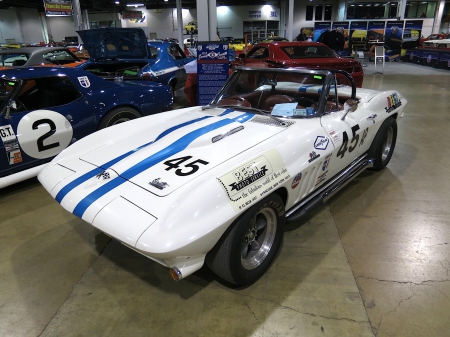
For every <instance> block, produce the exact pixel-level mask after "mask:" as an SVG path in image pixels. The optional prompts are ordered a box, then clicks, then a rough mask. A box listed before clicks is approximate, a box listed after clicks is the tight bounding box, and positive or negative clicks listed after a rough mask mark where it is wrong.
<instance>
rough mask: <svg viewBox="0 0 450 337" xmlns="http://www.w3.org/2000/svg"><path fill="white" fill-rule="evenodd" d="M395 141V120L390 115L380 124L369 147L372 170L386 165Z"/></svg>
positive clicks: (380, 168)
mask: <svg viewBox="0 0 450 337" xmlns="http://www.w3.org/2000/svg"><path fill="white" fill-rule="evenodd" d="M396 141H397V121H396V120H395V118H393V117H391V118H388V119H386V120H385V121H384V122H383V124H381V126H380V129H379V130H378V132H377V134H376V135H375V138H374V139H373V142H372V145H371V146H370V149H369V158H371V159H374V160H375V162H374V164H373V170H375V171H380V170H382V169H384V168H385V167H386V165H387V164H388V163H389V161H390V160H391V157H392V154H393V153H394V148H395V143H396Z"/></svg>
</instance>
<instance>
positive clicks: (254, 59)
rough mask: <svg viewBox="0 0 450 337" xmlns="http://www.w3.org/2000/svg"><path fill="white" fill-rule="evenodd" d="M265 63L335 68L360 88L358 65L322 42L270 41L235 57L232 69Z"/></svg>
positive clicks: (359, 68)
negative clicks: (348, 76)
mask: <svg viewBox="0 0 450 337" xmlns="http://www.w3.org/2000/svg"><path fill="white" fill-rule="evenodd" d="M261 62H264V63H267V65H268V66H269V67H272V68H287V67H294V68H312V69H338V70H344V71H346V72H348V73H349V74H350V75H351V76H352V77H353V79H354V80H355V83H356V86H357V87H362V83H363V77H364V71H363V67H362V65H361V63H360V62H359V61H357V60H354V59H351V58H341V57H340V56H338V55H337V54H336V53H335V52H334V51H333V50H331V49H330V48H328V47H327V46H326V45H324V44H323V43H318V42H272V43H258V45H256V46H254V47H253V48H252V49H251V50H250V51H249V52H248V53H247V54H239V56H238V57H237V58H235V59H234V60H233V61H232V66H233V67H235V66H252V65H255V64H256V63H261Z"/></svg>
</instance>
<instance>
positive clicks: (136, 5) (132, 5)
mask: <svg viewBox="0 0 450 337" xmlns="http://www.w3.org/2000/svg"><path fill="white" fill-rule="evenodd" d="M141 6H144V4H127V7H141Z"/></svg>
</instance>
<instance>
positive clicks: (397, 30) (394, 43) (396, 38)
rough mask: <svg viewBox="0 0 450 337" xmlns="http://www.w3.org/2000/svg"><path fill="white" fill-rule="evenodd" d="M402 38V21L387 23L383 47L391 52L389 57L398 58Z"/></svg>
mask: <svg viewBox="0 0 450 337" xmlns="http://www.w3.org/2000/svg"><path fill="white" fill-rule="evenodd" d="M402 36H403V21H402V20H397V21H387V22H386V33H385V35H384V45H385V47H386V49H388V50H390V51H391V55H390V57H394V56H397V57H398V56H400V50H401V46H402Z"/></svg>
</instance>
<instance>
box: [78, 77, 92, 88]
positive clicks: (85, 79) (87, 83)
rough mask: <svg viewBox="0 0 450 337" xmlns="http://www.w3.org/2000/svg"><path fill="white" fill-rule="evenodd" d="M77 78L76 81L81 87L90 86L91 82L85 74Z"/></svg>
mask: <svg viewBox="0 0 450 337" xmlns="http://www.w3.org/2000/svg"><path fill="white" fill-rule="evenodd" d="M77 78H78V82H79V83H80V85H81V86H82V87H83V88H89V87H90V86H91V82H90V81H89V78H88V77H87V76H80V77H77Z"/></svg>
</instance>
